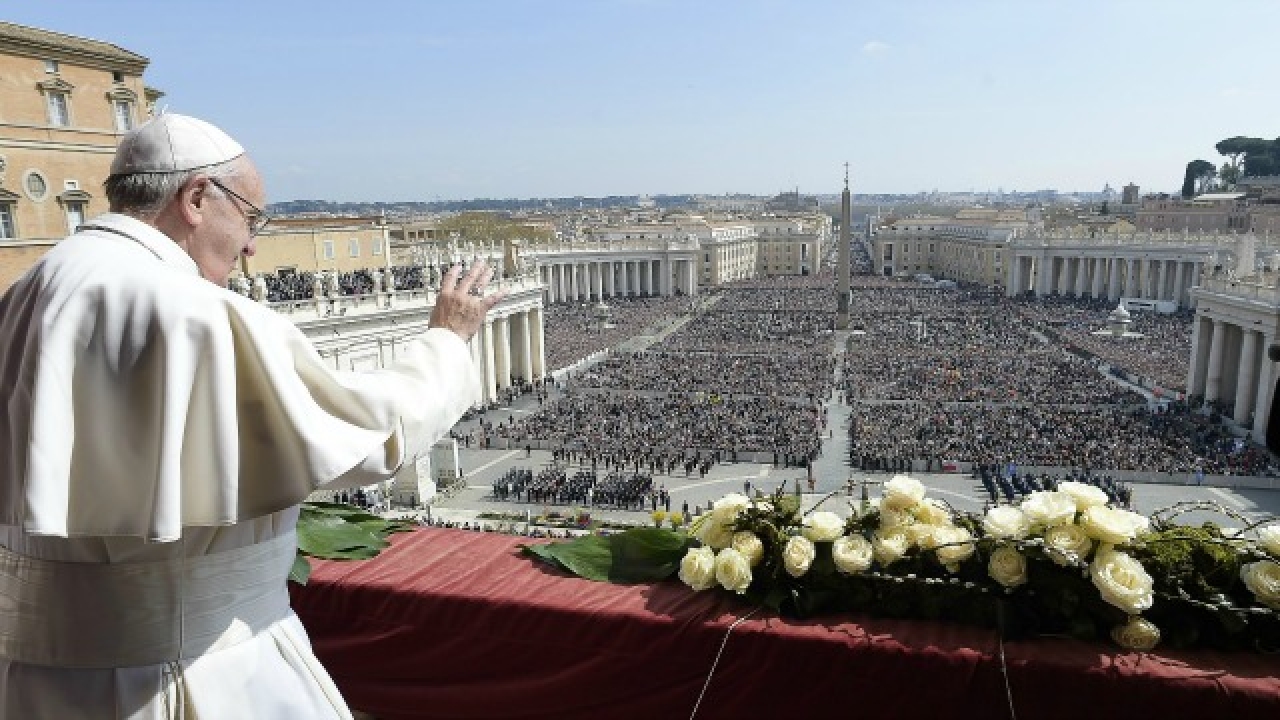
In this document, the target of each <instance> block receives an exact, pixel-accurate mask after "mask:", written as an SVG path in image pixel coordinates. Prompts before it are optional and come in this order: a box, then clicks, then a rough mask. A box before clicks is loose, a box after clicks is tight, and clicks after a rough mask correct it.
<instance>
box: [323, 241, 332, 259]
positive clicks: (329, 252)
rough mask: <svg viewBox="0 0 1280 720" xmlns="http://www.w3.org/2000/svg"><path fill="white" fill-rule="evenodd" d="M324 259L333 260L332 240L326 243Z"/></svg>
mask: <svg viewBox="0 0 1280 720" xmlns="http://www.w3.org/2000/svg"><path fill="white" fill-rule="evenodd" d="M324 259H325V260H332V259H333V241H332V240H325V241H324Z"/></svg>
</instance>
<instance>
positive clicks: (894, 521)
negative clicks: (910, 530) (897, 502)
mask: <svg viewBox="0 0 1280 720" xmlns="http://www.w3.org/2000/svg"><path fill="white" fill-rule="evenodd" d="M915 521H916V516H915V515H912V514H911V511H910V510H890V509H886V508H880V529H881V530H894V529H900V528H905V527H907V526H908V525H913V524H915Z"/></svg>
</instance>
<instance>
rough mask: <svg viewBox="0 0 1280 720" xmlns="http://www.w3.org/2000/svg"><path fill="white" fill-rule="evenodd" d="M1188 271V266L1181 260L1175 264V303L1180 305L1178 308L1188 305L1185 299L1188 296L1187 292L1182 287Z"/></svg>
mask: <svg viewBox="0 0 1280 720" xmlns="http://www.w3.org/2000/svg"><path fill="white" fill-rule="evenodd" d="M1186 270H1187V264H1186V263H1184V262H1182V261H1181V260H1179V261H1178V262H1175V263H1174V264H1173V301H1174V302H1176V303H1178V307H1184V306H1185V305H1186V300H1184V299H1183V298H1184V297H1185V296H1186V293H1187V291H1186V289H1185V288H1184V287H1182V285H1183V282H1184V281H1185V278H1184V277H1183V275H1184V274H1185V273H1186Z"/></svg>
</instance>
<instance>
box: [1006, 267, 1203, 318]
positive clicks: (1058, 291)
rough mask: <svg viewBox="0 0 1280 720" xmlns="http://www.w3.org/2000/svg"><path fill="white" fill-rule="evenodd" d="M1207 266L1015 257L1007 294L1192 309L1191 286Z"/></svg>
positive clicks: (1010, 271) (1010, 270)
mask: <svg viewBox="0 0 1280 720" xmlns="http://www.w3.org/2000/svg"><path fill="white" fill-rule="evenodd" d="M1203 268H1204V262H1203V261H1201V260H1186V259H1183V258H1151V257H1130V256H1124V255H1122V256H1118V257H1087V256H1086V257H1071V256H1060V255H1049V256H1043V255H1016V256H1015V257H1014V260H1013V263H1012V265H1011V267H1010V269H1009V281H1008V284H1007V286H1006V294H1007V295H1010V296H1013V295H1020V294H1022V293H1025V292H1027V291H1028V290H1033V291H1034V292H1035V294H1036V296H1037V297H1042V296H1045V295H1062V296H1070V297H1092V298H1095V299H1096V298H1102V297H1106V298H1107V299H1108V300H1110V301H1112V302H1115V301H1118V300H1119V299H1120V298H1122V297H1129V298H1142V299H1146V300H1153V301H1165V302H1173V303H1177V304H1178V306H1179V307H1193V305H1194V301H1193V298H1192V297H1191V288H1192V287H1194V286H1195V285H1196V284H1197V282H1198V278H1199V277H1200V273H1201V271H1202V270H1203Z"/></svg>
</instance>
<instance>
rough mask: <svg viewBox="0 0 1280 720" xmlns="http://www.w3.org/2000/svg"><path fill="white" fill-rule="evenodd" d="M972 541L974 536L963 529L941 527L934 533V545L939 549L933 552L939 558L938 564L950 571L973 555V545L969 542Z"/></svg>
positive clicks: (953, 526)
mask: <svg viewBox="0 0 1280 720" xmlns="http://www.w3.org/2000/svg"><path fill="white" fill-rule="evenodd" d="M972 539H973V535H972V534H970V533H969V531H968V530H966V529H964V528H962V527H957V526H955V525H948V526H946V527H940V528H937V529H936V530H934V531H933V543H934V546H935V547H936V548H937V549H936V550H934V551H933V552H934V553H935V554H936V555H937V556H938V562H940V563H942V564H943V565H946V566H947V567H948V569H950V568H951V567H952V566H957V565H959V564H960V563H962V562H964V561H965V560H968V559H969V557H970V556H971V555H973V543H971V542H969V541H970V540H972ZM955 543H961V544H955ZM952 572H955V571H954V570H953V571H952Z"/></svg>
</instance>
